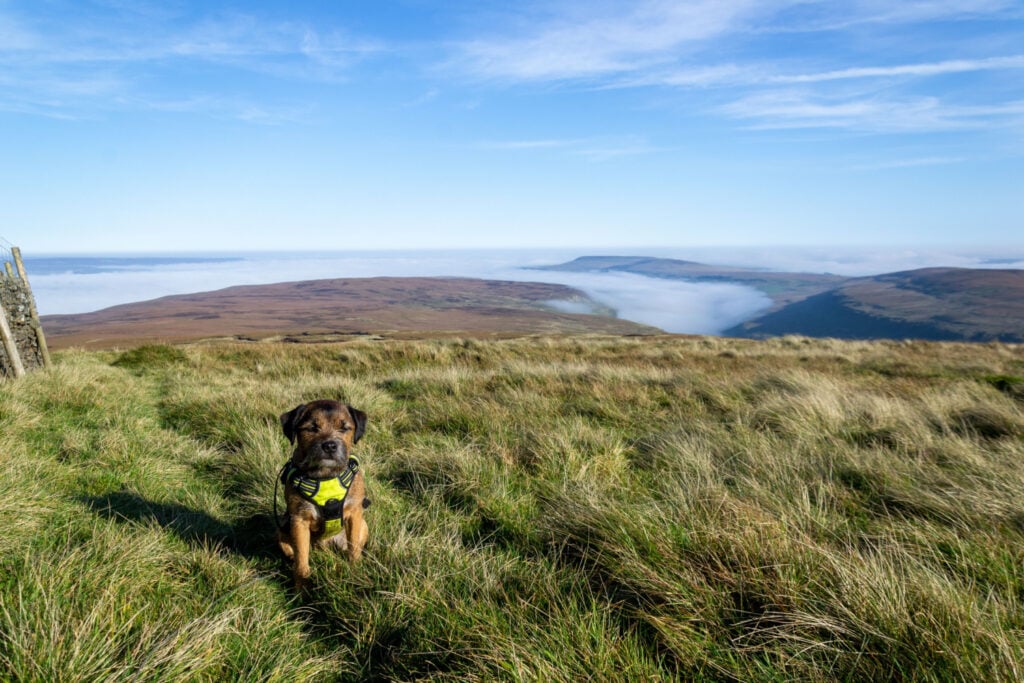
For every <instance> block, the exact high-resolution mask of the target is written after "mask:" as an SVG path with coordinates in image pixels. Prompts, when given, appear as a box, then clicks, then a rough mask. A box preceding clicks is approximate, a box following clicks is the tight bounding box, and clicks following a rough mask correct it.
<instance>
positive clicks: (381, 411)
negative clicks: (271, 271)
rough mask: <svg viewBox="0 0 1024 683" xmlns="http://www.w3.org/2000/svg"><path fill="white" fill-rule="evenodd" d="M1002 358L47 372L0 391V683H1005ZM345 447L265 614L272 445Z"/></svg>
mask: <svg viewBox="0 0 1024 683" xmlns="http://www.w3.org/2000/svg"><path fill="white" fill-rule="evenodd" d="M1021 376H1024V348H1022V347H1020V346H1010V345H1003V344H988V345H970V344H939V343H897V342H877V343H868V342H839V341H834V340H810V339H804V338H800V337H785V338H781V339H776V340H772V341H766V342H754V341H746V340H724V339H710V338H691V339H684V338H667V337H666V338H615V337H576V338H529V339H519V340H507V341H489V342H481V341H460V340H449V341H388V342H381V341H377V342H368V341H364V342H350V343H344V344H324V345H309V346H303V345H294V344H290V345H274V344H248V345H231V344H218V345H211V346H181V347H161V346H148V347H141V348H139V349H134V350H130V351H126V352H124V353H117V352H82V351H73V350H72V351H65V352H62V353H60V354H58V355H57V365H56V367H55V368H54V369H52V370H50V371H47V372H37V373H34V374H31V375H29V376H27V377H26V378H24V379H22V380H19V381H17V382H13V381H8V382H5V383H0V453H3V455H2V456H0V462H2V463H3V475H4V476H2V477H0V493H2V495H0V520H2V522H3V526H4V533H3V534H2V535H0V551H2V552H0V679H2V680H18V681H57V680H59V681H94V680H104V681H106V680H113V681H117V680H125V681H128V680H160V681H168V680H183V681H184V680H188V681H192V680H199V681H204V680H210V681H213V680H217V681H220V680H239V681H254V680H266V681H275V680H287V681H297V680H302V681H305V680H310V681H334V680H378V681H384V680H460V681H462V680H482V681H483V680H512V681H534V680H537V681H539V680H544V681H548V680H550V681H575V680H679V679H683V680H694V679H696V680H722V681H728V680H743V681H753V680H756V681H776V680H779V681H781V680H787V681H788V680H809V681H818V680H873V681H874V680H934V681H947V680H965V681H974V680H1019V679H1020V678H1021V677H1022V676H1024V605H1022V601H1024V502H1022V501H1024V468H1021V466H1020V464H1021V462H1022V460H1024V412H1022V406H1024V402H1022V397H1021V393H1020V391H1019V385H1020V377H1021ZM314 398H340V399H342V400H345V401H347V402H349V403H351V404H353V405H355V406H358V407H359V408H362V409H363V410H365V411H366V412H367V413H368V414H369V416H370V423H369V429H368V432H367V435H366V437H365V439H364V441H363V442H361V443H360V446H359V448H360V451H359V453H360V460H361V462H362V463H363V464H364V469H365V472H366V473H367V476H368V487H369V494H370V497H371V498H372V499H373V501H374V503H373V506H372V507H371V508H370V509H369V510H368V513H367V517H368V522H369V524H370V529H371V537H370V544H369V546H368V547H367V551H366V555H365V556H364V561H363V562H362V563H360V564H358V565H355V566H353V565H349V564H348V563H347V562H346V561H345V560H344V559H342V558H341V557H338V556H335V555H332V554H330V553H328V552H325V551H321V552H317V553H315V554H314V557H313V561H312V565H313V572H314V574H313V579H314V589H313V591H312V592H311V593H310V595H308V596H306V597H303V596H297V595H295V594H293V592H292V591H291V589H290V583H291V582H290V579H289V569H288V567H287V566H286V565H285V564H284V563H283V561H282V560H281V558H279V557H278V553H277V551H276V549H275V547H274V543H273V539H272V536H273V531H272V530H273V523H272V520H271V512H270V510H271V499H272V495H273V491H274V479H275V475H276V473H277V471H278V468H279V467H280V466H281V464H282V463H283V462H284V460H285V457H286V453H287V444H286V442H285V440H284V438H283V437H282V436H281V435H280V433H279V425H278V422H277V416H278V415H279V414H280V413H282V412H285V411H286V410H289V409H291V408H293V407H294V406H295V405H297V404H298V403H300V402H303V401H306V400H310V399H314Z"/></svg>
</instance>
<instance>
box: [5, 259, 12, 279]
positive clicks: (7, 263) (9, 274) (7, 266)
mask: <svg viewBox="0 0 1024 683" xmlns="http://www.w3.org/2000/svg"><path fill="white" fill-rule="evenodd" d="M4 268H6V269H7V277H9V278H12V279H13V278H14V268H11V262H10V261H4Z"/></svg>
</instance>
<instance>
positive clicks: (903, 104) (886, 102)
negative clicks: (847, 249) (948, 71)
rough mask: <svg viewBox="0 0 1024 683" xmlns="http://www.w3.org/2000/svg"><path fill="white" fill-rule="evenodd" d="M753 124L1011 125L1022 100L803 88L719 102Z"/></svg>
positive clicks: (877, 128) (928, 128) (872, 127)
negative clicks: (952, 99)
mask: <svg viewBox="0 0 1024 683" xmlns="http://www.w3.org/2000/svg"><path fill="white" fill-rule="evenodd" d="M721 111H722V112H723V113H725V114H726V115H728V116H731V117H733V118H736V119H741V120H746V121H749V125H750V127H752V128H758V129H771V128H846V129H854V130H861V131H870V132H880V133H896V132H935V131H949V130H965V129H971V128H982V127H986V126H991V125H1007V124H1013V125H1016V124H1018V123H1019V122H1020V119H1021V117H1022V116H1024V101H1011V102H1005V103H1000V104H995V105H951V104H947V103H944V102H943V101H942V100H940V99H939V98H936V97H907V98H903V99H886V98H883V97H869V98H840V99H829V98H824V97H822V96H819V95H817V94H814V93H808V92H805V91H792V90H790V91H773V92H768V93H759V94H754V95H750V96H747V97H743V98H741V99H739V100H736V101H734V102H732V103H730V104H727V105H724V106H723V107H721Z"/></svg>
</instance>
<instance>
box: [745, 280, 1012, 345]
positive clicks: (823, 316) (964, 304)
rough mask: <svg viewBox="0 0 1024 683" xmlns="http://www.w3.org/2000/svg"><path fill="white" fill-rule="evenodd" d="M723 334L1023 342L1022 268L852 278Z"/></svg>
mask: <svg viewBox="0 0 1024 683" xmlns="http://www.w3.org/2000/svg"><path fill="white" fill-rule="evenodd" d="M726 334H734V335H738V336H754V337H765V336H775V335H781V334H803V335H807V336H812V337H841V338H845V339H885V338H888V339H891V338H914V339H930V340H961V341H994V340H998V341H1006V342H1024V270H988V269H969V268H923V269H920V270H910V271H905V272H899V273H888V274H885V275H877V276H874V277H865V278H855V279H852V280H850V281H848V282H846V283H845V284H842V285H840V286H839V287H837V288H836V289H834V290H831V291H828V292H825V293H822V294H817V295H815V296H812V297H809V298H807V299H805V300H803V301H799V302H796V303H793V304H790V305H789V306H786V307H785V308H782V309H780V310H777V311H774V312H770V313H767V314H765V315H762V316H760V317H759V318H755V319H754V320H751V321H748V322H746V323H743V324H741V325H737V326H736V327H734V328H732V329H731V330H727V331H726Z"/></svg>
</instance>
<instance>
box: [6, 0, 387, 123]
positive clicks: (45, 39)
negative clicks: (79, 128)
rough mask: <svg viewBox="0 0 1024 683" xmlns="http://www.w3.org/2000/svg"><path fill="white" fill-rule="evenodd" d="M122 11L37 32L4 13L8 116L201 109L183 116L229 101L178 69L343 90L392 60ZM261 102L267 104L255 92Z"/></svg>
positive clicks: (331, 38)
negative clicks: (355, 75) (355, 73)
mask: <svg viewBox="0 0 1024 683" xmlns="http://www.w3.org/2000/svg"><path fill="white" fill-rule="evenodd" d="M145 7H146V6H143V7H142V9H145ZM115 10H116V11H110V12H104V11H102V10H96V9H94V11H85V12H83V13H82V16H80V17H76V20H74V21H70V20H69V21H66V22H54V21H50V22H49V23H47V21H46V20H45V19H44V18H42V17H43V16H45V15H37V16H35V17H34V23H33V22H30V21H26V20H22V19H19V18H18V17H17V16H15V14H14V12H13V10H9V9H6V8H5V7H4V6H3V5H0V84H2V86H3V90H4V92H3V93H0V108H6V109H12V110H22V111H31V112H34V113H40V114H44V115H50V116H72V117H77V116H81V115H83V114H84V115H86V116H88V115H90V114H91V113H95V112H96V111H103V110H107V109H112V108H123V107H127V106H132V105H137V106H141V107H142V108H167V100H168V99H174V98H175V97H176V98H177V99H178V100H179V101H181V102H190V103H191V105H190V106H188V107H181V108H179V110H181V111H198V108H197V105H200V104H202V103H203V102H214V101H219V100H221V97H220V95H219V93H218V94H216V95H211V94H210V93H207V92H204V91H203V90H202V86H200V85H198V84H197V83H196V82H189V81H188V79H179V78H174V77H168V74H170V73H172V72H173V70H174V69H175V68H177V67H182V66H185V67H187V66H189V65H190V64H191V65H205V66H207V67H208V66H216V67H220V68H225V69H237V70H240V71H246V72H250V73H256V74H260V75H262V76H266V77H271V78H277V79H282V80H289V81H294V80H309V81H322V82H338V81H343V80H344V79H345V78H346V75H347V73H348V71H349V69H350V68H351V67H352V66H353V65H354V64H356V63H358V62H359V61H360V60H363V59H365V58H367V57H369V56H372V55H375V54H379V53H381V52H383V51H384V50H385V48H384V46H383V44H382V43H380V42H378V41H373V40H367V39H362V38H357V37H355V36H351V35H348V34H345V33H344V32H342V31H340V30H338V29H327V30H318V29H317V28H315V27H313V26H311V25H309V24H305V23H301V22H272V21H261V20H259V19H257V18H256V17H254V16H250V15H243V14H232V15H218V16H210V17H206V18H202V19H199V20H194V19H187V18H182V17H177V16H173V15H172V14H170V13H169V11H167V10H161V11H153V12H143V11H133V12H126V11H123V8H120V7H118V8H115ZM153 83H159V84H160V94H159V95H156V94H152V93H150V91H149V89H148V88H150V87H151V86H152V84H153ZM169 94H170V97H169ZM251 99H252V100H253V102H257V101H263V100H265V97H263V95H262V93H260V92H259V91H258V90H254V91H253V94H252V97H251ZM275 109H281V107H277V106H275V105H274V104H273V103H264V104H246V105H244V106H236V107H225V106H216V107H214V109H213V110H212V111H211V112H210V113H213V114H214V115H218V116H219V115H222V114H224V113H226V112H231V111H235V112H237V114H238V116H237V118H239V119H241V120H249V121H263V122H269V121H272V120H275V119H280V118H282V117H280V116H279V115H278V114H272V115H266V112H268V111H270V110H275ZM261 110H262V111H261Z"/></svg>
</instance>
